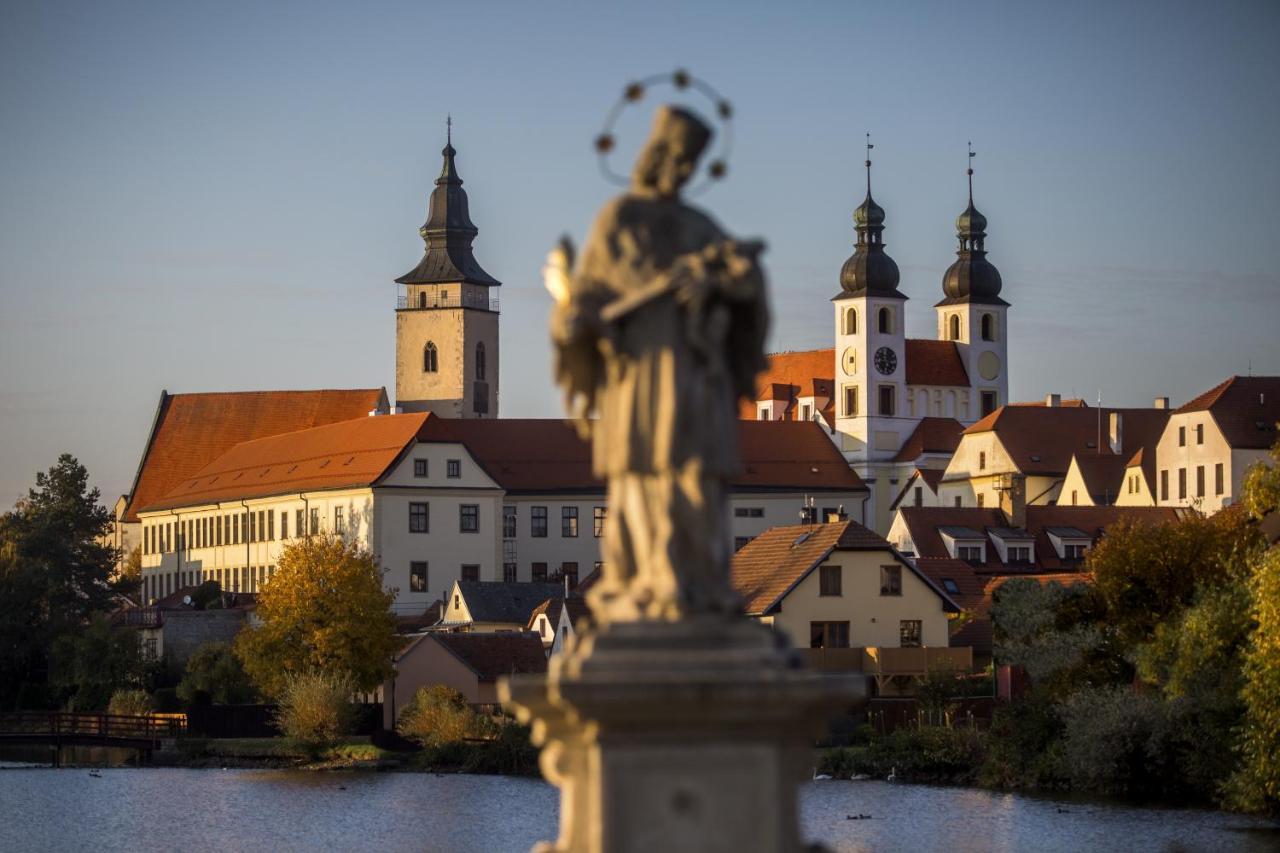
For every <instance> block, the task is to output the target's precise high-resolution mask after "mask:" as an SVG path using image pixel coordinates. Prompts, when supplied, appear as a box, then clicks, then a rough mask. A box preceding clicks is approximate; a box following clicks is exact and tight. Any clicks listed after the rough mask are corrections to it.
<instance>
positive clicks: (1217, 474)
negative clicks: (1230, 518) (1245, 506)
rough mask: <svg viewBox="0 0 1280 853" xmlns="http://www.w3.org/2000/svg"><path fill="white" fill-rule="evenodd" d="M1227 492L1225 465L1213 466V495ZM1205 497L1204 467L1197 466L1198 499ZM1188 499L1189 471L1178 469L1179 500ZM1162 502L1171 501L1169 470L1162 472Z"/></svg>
mask: <svg viewBox="0 0 1280 853" xmlns="http://www.w3.org/2000/svg"><path fill="white" fill-rule="evenodd" d="M1226 490H1227V472H1226V467H1225V466H1224V465H1223V463H1221V462H1219V463H1217V464H1216V465H1214V466H1213V493H1214V495H1215V496H1219V497H1220V496H1221V495H1222V494H1223V493H1225V492H1226ZM1204 496H1205V471H1204V466H1203V465H1197V466H1196V497H1198V498H1202V497H1204ZM1186 499H1187V469H1186V468H1179V469H1178V500H1180V501H1183V500H1186ZM1160 500H1162V501H1167V500H1169V471H1168V469H1164V470H1161V472H1160Z"/></svg>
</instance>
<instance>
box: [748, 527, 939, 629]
mask: <svg viewBox="0 0 1280 853" xmlns="http://www.w3.org/2000/svg"><path fill="white" fill-rule="evenodd" d="M832 551H884V552H885V556H886V558H888V559H894V560H897V561H899V562H901V563H902V564H903V565H905V566H906V567H907V568H908V569H910V570H911V571H913V572H915V571H916V569H915V567H914V566H912V565H911V564H910V562H908V561H907V560H905V559H903V558H902V556H901V555H899V554H898V552H896V551H894V550H893V546H891V545H890V544H889V543H888V542H887V541H886V540H885V539H884V538H883V537H882V536H880V535H878V534H876V533H874V532H873V531H871V530H868V529H867V528H866V527H863V526H862V525H861V524H858V523H857V522H856V521H837V522H831V523H829V524H793V525H787V526H785V527H772V528H770V529H768V530H766V531H765V532H764V533H761V534H760V535H759V536H757V537H756V538H755V539H752V540H751V541H750V542H748V543H747V544H746V545H745V546H743V547H742V549H741V550H739V551H738V553H736V554H734V555H733V567H732V582H733V588H734V589H735V590H736V591H737V593H738V594H739V595H740V596H742V599H743V606H744V611H745V612H746V613H747V614H748V615H750V616H761V615H764V614H766V613H770V612H772V611H773V610H774V609H775V608H776V607H778V606H779V605H780V604H781V603H782V599H783V598H785V597H786V595H787V594H788V593H789V592H790V591H791V590H792V589H794V588H795V586H796V585H797V584H799V583H800V581H802V580H804V578H805V577H806V576H807V575H808V574H809V573H810V572H812V571H813V570H814V569H815V568H816V567H817V566H818V565H819V564H820V563H822V561H823V560H825V559H826V558H827V556H828V555H829V554H831V552H832ZM917 574H918V572H917ZM926 582H927V583H928V582H929V581H927V580H926ZM935 592H938V594H939V596H940V597H941V598H942V599H943V601H944V603H945V604H946V605H947V606H948V607H949V608H955V606H956V605H955V604H954V603H953V602H951V601H950V599H948V598H947V596H946V595H945V594H943V593H942V592H940V591H939V590H936V589H935Z"/></svg>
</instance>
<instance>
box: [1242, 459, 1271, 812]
mask: <svg viewBox="0 0 1280 853" xmlns="http://www.w3.org/2000/svg"><path fill="white" fill-rule="evenodd" d="M1271 458H1272V464H1271V465H1266V464H1261V463H1260V464H1258V465H1256V466H1254V467H1253V468H1252V469H1251V470H1250V471H1249V474H1248V475H1247V476H1246V478H1245V484H1244V489H1243V495H1242V497H1243V501H1242V503H1243V504H1244V506H1245V508H1246V509H1247V510H1248V511H1249V513H1250V515H1252V516H1253V517H1254V518H1257V519H1263V518H1268V517H1270V516H1272V515H1274V514H1275V513H1277V512H1280V444H1277V445H1276V446H1275V447H1273V448H1272V450H1271ZM1249 593H1250V615H1251V616H1252V617H1253V620H1254V622H1255V623H1256V627H1255V628H1254V631H1253V636H1252V637H1251V639H1250V643H1249V646H1248V648H1247V649H1246V651H1245V662H1244V689H1243V691H1242V693H1241V696H1242V698H1243V700H1244V705H1245V717H1244V727H1243V732H1242V748H1241V753H1242V758H1243V761H1242V766H1241V768H1240V770H1239V771H1238V772H1237V773H1236V776H1235V777H1234V778H1233V779H1232V784H1231V793H1232V799H1233V800H1234V802H1235V804H1236V805H1238V806H1241V807H1243V808H1247V809H1250V810H1253V811H1268V812H1273V813H1275V812H1280V545H1272V547H1271V548H1270V550H1268V551H1267V552H1266V553H1265V554H1264V555H1262V556H1261V557H1260V558H1259V559H1258V561H1257V564H1256V565H1255V567H1254V570H1253V573H1252V576H1251V577H1250V579H1249Z"/></svg>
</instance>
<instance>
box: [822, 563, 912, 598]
mask: <svg viewBox="0 0 1280 853" xmlns="http://www.w3.org/2000/svg"><path fill="white" fill-rule="evenodd" d="M843 587H844V579H843V571H842V569H841V567H840V566H819V567H818V595H820V596H824V597H828V596H840V595H844V591H843ZM880 594H881V595H886V596H891V595H892V596H896V595H902V566H900V565H897V564H894V565H889V566H881V567H880Z"/></svg>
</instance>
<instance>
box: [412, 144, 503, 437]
mask: <svg viewBox="0 0 1280 853" xmlns="http://www.w3.org/2000/svg"><path fill="white" fill-rule="evenodd" d="M450 125H452V122H450ZM452 136H453V134H452V127H450V133H449V135H448V139H447V141H446V143H445V147H444V150H443V151H442V152H441V154H442V155H443V157H444V164H443V166H442V168H441V170H440V177H438V178H437V179H436V186H435V189H434V190H433V191H432V192H431V201H430V204H429V207H428V213H427V222H426V224H425V225H423V226H422V228H421V229H419V232H418V233H419V234H421V235H422V239H423V241H424V242H425V243H426V253H425V254H424V255H423V256H422V260H421V261H419V262H418V265H417V266H416V267H414V268H413V269H412V270H410V271H409V272H407V273H405V274H404V275H402V276H400V278H398V279H396V284H397V285H399V286H400V293H399V295H398V297H397V300H396V405H397V406H399V407H401V408H402V409H403V410H404V411H406V412H431V413H433V414H436V415H441V416H443V417H450V418H496V417H497V416H498V300H497V297H496V296H493V295H492V293H493V291H492V290H491V289H492V288H495V287H498V286H499V285H500V284H501V283H500V282H499V281H498V280H497V279H495V278H494V277H493V276H491V275H489V274H488V273H487V272H485V271H484V269H483V268H482V267H481V266H480V264H479V263H478V262H477V261H476V259H475V255H474V254H472V248H471V243H472V241H473V240H475V237H476V234H478V233H479V230H478V229H477V228H476V226H475V225H474V224H473V223H472V222H471V215H470V213H469V212H468V210H467V194H466V192H465V191H464V190H463V189H462V178H461V177H459V175H458V169H457V165H456V164H455V162H454V158H455V156H456V155H457V151H456V150H455V149H454V147H453V138H452Z"/></svg>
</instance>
